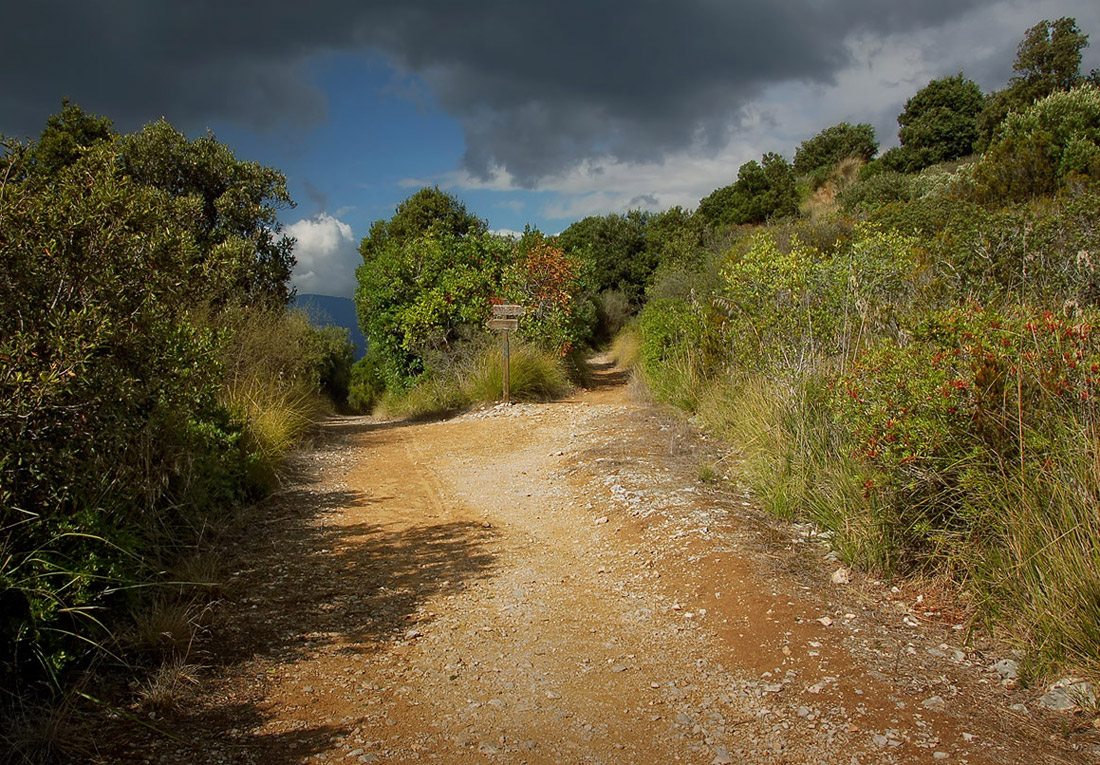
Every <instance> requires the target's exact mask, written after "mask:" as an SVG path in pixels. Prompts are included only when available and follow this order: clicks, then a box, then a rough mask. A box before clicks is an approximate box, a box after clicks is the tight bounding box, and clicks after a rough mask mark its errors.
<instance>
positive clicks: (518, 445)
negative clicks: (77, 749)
mask: <svg viewBox="0 0 1100 765" xmlns="http://www.w3.org/2000/svg"><path fill="white" fill-rule="evenodd" d="M708 448H709V446H708V444H707V442H706V441H705V440H704V439H701V438H700V437H699V436H698V435H696V434H694V433H692V432H691V431H690V429H688V428H687V427H686V426H684V425H683V424H681V423H679V422H678V421H677V420H676V419H675V418H672V417H669V416H667V415H664V414H662V413H661V412H660V411H659V410H658V409H657V408H655V407H653V406H651V405H649V404H646V403H644V402H641V401H638V400H636V399H635V398H634V397H632V396H631V394H630V392H629V390H628V386H627V385H625V384H624V381H623V379H622V375H620V374H617V373H615V372H614V370H610V369H604V370H603V371H602V379H601V384H599V385H598V386H597V387H596V388H595V389H594V390H591V391H586V392H582V393H580V394H578V395H577V396H575V397H573V398H571V399H569V400H567V401H562V402H555V403H549V404H539V405H528V404H524V405H517V406H513V407H508V408H504V407H498V408H494V409H490V410H486V411H483V412H476V413H471V414H467V415H463V416H460V417H457V418H455V419H451V420H446V421H442V422H430V423H382V422H377V421H373V420H371V419H369V418H345V419H336V420H333V421H332V422H330V423H329V424H328V425H326V427H325V434H324V437H323V438H322V439H321V443H320V445H319V446H318V448H317V449H316V450H315V451H311V452H309V453H305V454H303V455H301V456H300V458H299V462H300V464H299V468H300V470H299V472H300V473H301V478H300V480H298V481H297V482H296V483H295V484H294V485H292V486H288V487H287V488H286V490H284V491H283V492H281V493H280V494H279V495H278V496H276V497H274V498H273V499H272V500H270V502H269V503H268V505H267V507H266V517H267V519H268V520H266V521H265V522H264V523H262V524H261V525H259V526H257V527H256V528H255V529H253V531H252V533H250V535H249V536H248V538H247V539H246V540H244V541H243V542H242V543H241V545H240V546H239V548H238V549H236V550H235V551H234V553H233V557H234V558H235V559H236V560H237V561H238V563H237V564H236V566H235V568H234V570H233V572H232V575H231V577H230V580H229V582H228V583H227V585H226V587H225V598H224V600H223V602H222V603H221V604H220V606H219V610H218V617H217V621H216V623H215V624H214V625H213V626H212V627H211V629H210V633H209V635H208V636H207V637H206V638H204V641H203V642H202V644H201V645H197V646H196V647H195V652H194V656H193V657H192V659H191V660H192V661H193V662H196V663H198V664H200V665H202V666H203V669H202V670H201V671H199V672H198V673H197V679H198V681H199V685H198V686H197V687H196V688H195V689H194V690H193V693H192V697H191V698H189V699H188V700H187V703H186V704H184V705H182V710H181V711H179V712H178V713H172V714H170V715H169V716H168V717H159V718H157V719H156V720H154V721H153V723H154V725H156V726H158V727H159V728H160V729H161V730H162V731H165V732H167V733H170V734H171V735H170V736H166V735H160V734H157V733H154V732H152V731H150V730H148V729H144V728H140V727H137V726H134V725H132V724H126V723H120V730H119V731H114V732H112V733H110V734H109V735H105V737H104V741H103V742H102V747H101V751H102V754H101V755H100V757H99V760H100V761H111V762H113V761H119V760H125V761H138V762H140V761H145V762H157V763H193V762H242V763H244V762H256V763H297V762H418V761H432V760H434V761H441V762H457V761H462V762H487V763H502V762H503V763H521V762H526V763H573V762H577V763H580V762H605V763H624V762H632V763H633V762H637V763H664V762H677V761H680V762H690V763H726V762H748V763H758V762H776V763H779V762H789V763H803V762H827V763H844V764H845V765H847V764H848V763H881V762H905V763H908V762H934V761H941V760H942V761H947V762H971V763H979V762H989V763H993V762H996V763H1035V762H1095V761H1098V759H1100V749H1098V748H1097V741H1098V739H1097V738H1096V736H1095V735H1094V732H1092V731H1091V729H1089V727H1088V722H1089V720H1088V719H1085V718H1082V717H1080V716H1078V717H1073V716H1061V717H1059V716H1057V715H1053V714H1048V713H1039V712H1037V711H1033V710H1028V711H1018V710H1013V709H1011V708H1010V707H1011V706H1012V705H1013V704H1020V703H1027V702H1029V701H1031V700H1032V697H1033V696H1034V695H1035V693H1034V692H1030V691H1028V690H1025V689H1015V690H1007V689H1005V688H1004V687H1003V686H1002V684H1001V683H1000V681H999V678H998V677H997V676H996V675H994V674H992V673H990V672H988V671H987V669H986V667H988V665H990V664H991V663H992V662H993V661H995V660H997V659H999V658H1003V657H1002V656H998V655H996V654H995V653H989V652H984V651H982V650H979V649H978V648H977V647H975V646H974V645H968V644H967V642H966V641H967V634H968V633H967V631H966V630H965V629H956V627H957V626H958V625H956V623H955V620H956V619H957V618H958V617H957V615H953V614H951V613H950V612H945V611H943V610H941V606H940V605H939V604H937V603H936V602H934V599H933V598H932V597H931V595H930V594H928V593H919V592H915V591H897V592H894V591H891V589H890V588H889V587H887V586H886V585H883V584H882V583H879V582H875V581H874V580H870V579H866V578H861V577H859V576H856V575H853V576H852V577H851V581H850V582H847V583H837V582H834V581H833V580H834V576H833V575H834V574H835V573H836V571H837V569H838V567H839V564H838V563H835V562H830V561H829V560H828V559H827V558H826V553H827V551H828V549H827V547H826V546H825V545H823V544H822V543H821V542H820V540H818V539H816V538H815V536H814V532H813V530H812V529H809V528H804V527H798V526H793V527H792V526H790V525H788V524H784V523H780V522H777V521H774V520H772V519H769V518H765V517H763V516H762V515H761V514H760V513H759V511H758V510H757V509H755V508H754V506H753V504H752V502H751V500H750V499H749V498H748V497H746V496H742V495H739V494H738V493H737V491H736V490H735V489H733V488H731V487H730V486H729V485H726V486H723V487H722V489H721V490H715V489H712V488H709V487H707V486H705V485H704V484H702V483H700V481H699V478H698V476H699V465H700V461H701V460H702V459H704V458H705V457H706V455H707V451H708ZM835 578H837V579H840V580H843V579H844V577H843V576H840V577H835ZM918 597H919V601H918ZM137 714H145V713H144V712H141V711H138V712H137Z"/></svg>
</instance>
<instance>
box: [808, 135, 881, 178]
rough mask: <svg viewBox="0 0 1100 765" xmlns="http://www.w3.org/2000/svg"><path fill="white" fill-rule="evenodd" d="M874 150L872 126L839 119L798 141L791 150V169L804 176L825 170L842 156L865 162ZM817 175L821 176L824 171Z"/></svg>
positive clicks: (874, 142)
mask: <svg viewBox="0 0 1100 765" xmlns="http://www.w3.org/2000/svg"><path fill="white" fill-rule="evenodd" d="M877 153H878V141H877V140H876V139H875V129H874V127H872V126H871V125H868V124H866V123H865V124H861V125H851V124H849V123H847V122H841V123H839V124H837V125H833V126H832V127H830V128H826V129H825V130H822V131H821V132H820V133H818V134H817V135H815V136H814V137H813V138H809V139H807V140H805V141H803V142H802V143H801V144H800V145H799V147H798V148H797V149H796V150H795V153H794V171H795V172H796V173H797V174H798V175H803V176H804V175H811V174H814V173H820V172H821V171H825V172H828V171H829V170H831V169H832V168H833V167H835V166H836V165H837V164H838V163H840V162H841V161H842V160H845V159H851V158H853V157H855V158H857V159H861V160H863V161H864V162H868V161H870V160H871V159H872V158H873V157H874V156H875V154H877ZM820 178H821V179H824V175H821V176H820Z"/></svg>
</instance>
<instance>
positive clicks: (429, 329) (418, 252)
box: [355, 231, 513, 389]
mask: <svg viewBox="0 0 1100 765" xmlns="http://www.w3.org/2000/svg"><path fill="white" fill-rule="evenodd" d="M512 251H513V248H512V244H511V242H509V241H507V240H505V239H503V238H501V237H497V236H493V235H491V234H469V235H464V236H456V235H455V234H453V233H450V232H443V233H436V232H434V231H433V232H430V233H428V234H425V235H422V236H419V237H417V238H414V239H411V240H407V241H404V242H402V241H400V240H398V239H396V238H390V239H387V240H386V241H385V243H384V244H383V245H382V246H381V247H377V248H376V247H373V246H372V247H371V248H369V250H368V252H369V258H365V259H364V262H363V265H361V266H360V267H359V269H358V270H357V272H356V276H357V277H358V280H359V286H358V288H357V289H356V292H355V303H356V310H357V311H358V314H359V324H360V326H361V327H362V329H363V334H364V335H366V337H367V342H368V344H369V346H370V347H371V348H374V349H376V352H377V353H378V354H379V359H380V366H381V371H382V375H383V377H384V378H385V380H386V385H387V387H389V388H394V389H402V388H406V387H408V386H409V385H410V384H412V383H413V382H414V381H415V380H416V378H417V377H418V376H419V375H420V374H422V373H423V372H424V361H423V357H424V355H425V354H426V353H428V352H429V351H431V350H433V349H438V348H441V347H444V346H446V345H447V344H448V343H451V342H454V341H455V340H457V339H459V337H460V333H461V332H462V331H463V328H464V327H471V326H481V325H483V324H484V323H485V321H486V320H487V319H488V317H489V315H490V312H491V311H490V306H491V302H490V301H491V298H492V297H494V296H496V295H499V294H500V293H501V288H502V285H503V283H504V273H505V269H506V268H507V267H508V265H509V263H510V262H511V259H512Z"/></svg>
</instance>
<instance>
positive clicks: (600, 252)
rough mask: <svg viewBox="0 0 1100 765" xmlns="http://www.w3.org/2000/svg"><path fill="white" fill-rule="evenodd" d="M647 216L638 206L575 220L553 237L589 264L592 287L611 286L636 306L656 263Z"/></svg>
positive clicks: (603, 287) (649, 218) (565, 248)
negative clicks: (649, 241) (624, 212)
mask: <svg viewBox="0 0 1100 765" xmlns="http://www.w3.org/2000/svg"><path fill="white" fill-rule="evenodd" d="M650 222H651V216H650V215H649V213H645V212H642V211H641V210H631V211H630V212H628V213H627V214H626V215H617V214H614V213H612V214H610V215H604V216H594V217H589V218H585V219H583V220H580V221H577V222H576V223H574V224H572V225H571V226H569V228H567V229H565V231H563V232H561V234H559V235H558V237H557V243H558V246H559V247H561V248H562V249H563V250H564V251H565V252H566V253H568V254H570V255H572V256H574V257H579V258H582V259H583V260H585V261H587V262H588V263H589V264H590V268H591V272H590V273H591V279H592V290H593V292H596V293H600V292H604V291H605V290H615V291H616V292H619V293H620V294H622V295H624V296H625V297H626V298H627V300H629V301H630V303H631V305H632V306H633V307H634V309H635V310H637V308H638V307H640V306H641V303H642V297H643V295H644V294H645V289H646V287H647V286H648V285H649V283H650V281H651V279H652V277H653V271H654V269H655V268H656V267H657V258H658V255H657V253H656V252H654V251H653V250H651V249H650V247H649V243H648V240H647V234H648V229H649V225H650Z"/></svg>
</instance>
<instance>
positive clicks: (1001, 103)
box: [978, 16, 1089, 146]
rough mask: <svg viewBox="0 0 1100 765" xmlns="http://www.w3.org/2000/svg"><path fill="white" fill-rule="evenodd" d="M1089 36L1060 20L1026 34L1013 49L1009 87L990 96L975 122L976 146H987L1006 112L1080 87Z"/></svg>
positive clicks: (1070, 21)
mask: <svg viewBox="0 0 1100 765" xmlns="http://www.w3.org/2000/svg"><path fill="white" fill-rule="evenodd" d="M1088 41H1089V37H1088V35H1086V34H1084V33H1082V32H1081V30H1080V29H1078V27H1077V21H1076V19H1073V18H1071V17H1066V16H1063V17H1062V18H1059V19H1056V20H1055V21H1047V20H1046V19H1044V20H1043V21H1040V22H1039V23H1038V24H1036V25H1035V26H1033V27H1032V28H1031V29H1029V30H1027V32H1026V33H1025V35H1024V39H1023V40H1021V41H1020V44H1019V45H1018V46H1017V48H1016V61H1015V63H1013V65H1012V68H1013V70H1014V71H1015V72H1016V74H1015V75H1013V77H1012V79H1011V80H1009V83H1008V86H1007V87H1005V88H1004V89H1003V90H1000V91H997V92H996V93H993V94H992V95H991V96H990V97H989V99H988V101H987V102H986V105H985V108H984V109H983V111H982V113H981V116H980V118H979V120H978V131H979V143H980V145H981V146H987V145H988V144H989V143H990V142H991V141H992V140H993V135H994V132H995V131H996V130H997V127H998V126H999V125H1000V124H1001V123H1002V122H1003V121H1004V119H1005V117H1006V116H1007V115H1008V114H1009V112H1013V111H1018V110H1020V109H1023V108H1026V107H1027V106H1030V105H1031V104H1032V103H1033V102H1034V101H1035V100H1036V99H1040V98H1044V97H1045V96H1048V95H1050V94H1051V93H1054V92H1055V91H1059V90H1069V89H1070V88H1073V87H1075V86H1076V85H1078V84H1080V83H1081V82H1082V80H1083V79H1084V78H1082V76H1081V51H1082V50H1083V49H1084V48H1085V46H1087V45H1088Z"/></svg>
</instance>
